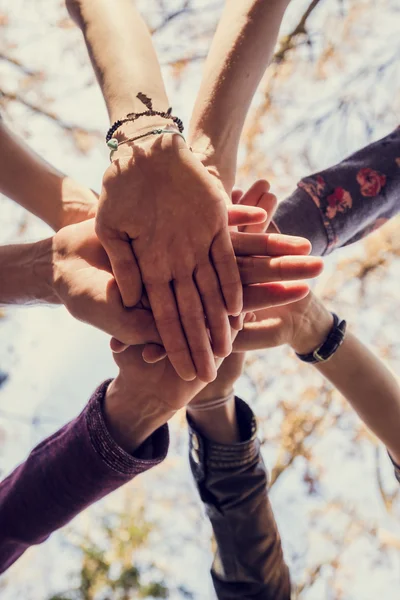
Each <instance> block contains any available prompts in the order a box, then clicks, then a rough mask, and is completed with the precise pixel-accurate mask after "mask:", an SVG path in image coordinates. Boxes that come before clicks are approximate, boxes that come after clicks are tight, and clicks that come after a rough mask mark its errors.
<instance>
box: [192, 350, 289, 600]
mask: <svg viewBox="0 0 400 600" xmlns="http://www.w3.org/2000/svg"><path fill="white" fill-rule="evenodd" d="M244 356H245V355H244V353H243V354H241V353H239V354H238V353H234V354H232V355H231V356H229V357H228V358H226V359H225V360H224V362H223V363H222V366H221V367H220V368H219V369H218V377H217V379H216V380H215V381H214V382H213V383H211V384H209V385H208V386H207V387H205V388H204V389H203V390H202V391H201V392H200V393H199V394H198V395H197V396H196V397H195V398H194V399H193V400H192V402H191V403H190V404H189V406H188V411H187V415H188V424H189V436H190V444H189V449H190V454H189V459H190V467H191V470H192V474H193V477H194V479H195V482H196V485H197V489H198V492H199V495H200V498H201V500H202V502H203V503H204V507H205V510H206V514H207V516H208V517H209V519H210V521H211V525H212V528H213V534H214V538H215V542H216V546H217V552H216V555H215V559H214V562H213V565H212V569H211V575H212V579H213V583H214V587H215V591H216V594H217V597H218V599H219V600H233V599H234V598H238V599H239V598H240V599H242V598H250V597H251V598H254V600H289V598H290V578H289V571H288V568H287V566H286V564H285V561H284V557H283V553H282V546H281V540H280V537H279V532H278V528H277V525H276V522H275V519H274V516H273V512H272V508H271V505H270V502H269V498H268V475H267V471H266V468H265V465H264V462H263V459H262V456H261V453H260V443H259V441H258V438H257V433H256V420H255V417H254V415H253V413H252V411H251V409H250V407H249V406H248V405H247V404H246V403H245V402H243V401H242V400H240V399H239V398H235V396H234V391H233V388H234V385H235V382H236V380H237V379H238V377H239V376H240V374H241V371H242V367H243V362H244ZM218 398H227V401H226V402H225V403H224V404H222V405H221V406H219V407H217V408H209V407H210V406H211V405H212V403H213V402H214V403H215V401H216V399H218ZM200 407H201V410H200V409H199V408H200Z"/></svg>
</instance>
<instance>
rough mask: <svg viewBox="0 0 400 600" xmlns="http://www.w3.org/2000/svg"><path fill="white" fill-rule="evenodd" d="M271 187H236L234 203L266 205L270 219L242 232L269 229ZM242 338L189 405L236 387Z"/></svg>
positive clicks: (251, 315)
mask: <svg viewBox="0 0 400 600" xmlns="http://www.w3.org/2000/svg"><path fill="white" fill-rule="evenodd" d="M269 187H270V186H269V183H268V182H267V181H264V180H259V181H256V183H255V184H253V185H252V186H251V187H250V188H249V190H248V191H247V192H246V193H245V194H243V192H242V191H241V190H239V189H236V190H233V192H232V202H233V203H234V205H238V204H239V203H240V204H241V205H242V206H258V207H259V208H263V209H264V210H265V211H266V213H267V219H266V220H265V221H264V222H263V223H260V224H256V225H248V226H245V227H239V231H240V232H242V233H263V232H265V231H266V230H267V229H268V226H269V224H270V222H271V219H272V217H273V214H274V212H275V209H276V206H277V199H276V197H275V196H274V195H273V194H271V193H269ZM289 258H292V257H289ZM238 260H239V259H238ZM239 265H240V263H239ZM269 266H272V268H273V264H272V265H271V262H270V263H269ZM249 271H251V269H249ZM241 277H242V275H241ZM275 277H278V273H277V272H275ZM306 299H307V298H306ZM301 301H302V300H300V301H299V302H301ZM289 306H290V305H289ZM277 308H280V307H277ZM285 308H286V307H285ZM260 312H262V311H258V313H256V314H259V313H260ZM253 320H255V313H247V315H246V316H245V317H244V319H243V323H244V327H246V324H247V323H250V322H252V321H253ZM240 336H241V332H239V334H238V337H240ZM238 337H237V338H236V340H235V342H234V345H233V346H234V350H235V351H234V352H233V353H232V354H231V355H230V356H228V357H227V358H225V360H224V361H223V363H222V364H221V366H220V367H219V369H218V375H217V378H216V379H215V381H213V382H211V383H209V384H208V385H206V387H205V388H203V389H202V390H201V391H200V392H199V393H198V394H197V395H196V396H195V397H194V398H193V400H192V401H191V402H190V404H189V407H194V408H195V407H196V403H198V402H200V403H203V402H204V401H205V400H212V399H214V398H224V397H225V396H227V395H228V394H229V393H230V391H231V390H232V389H233V387H234V385H235V383H236V381H237V380H238V379H239V377H240V376H241V374H242V371H243V366H244V361H245V357H246V354H245V352H244V351H243V352H240V351H238V350H237V348H239V347H240V346H239V345H238V344H237V339H238ZM245 349H246V348H245Z"/></svg>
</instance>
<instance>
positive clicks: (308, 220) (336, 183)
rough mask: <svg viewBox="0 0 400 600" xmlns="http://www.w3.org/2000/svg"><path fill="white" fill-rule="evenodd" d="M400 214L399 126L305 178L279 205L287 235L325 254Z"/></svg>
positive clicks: (281, 226) (278, 221) (277, 221)
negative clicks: (295, 237) (302, 239)
mask: <svg viewBox="0 0 400 600" xmlns="http://www.w3.org/2000/svg"><path fill="white" fill-rule="evenodd" d="M399 211H400V127H398V128H397V129H395V130H394V131H393V132H392V133H391V134H389V135H388V136H386V137H384V138H383V139H381V140H379V141H377V142H374V143H373V144H370V145H369V146H366V147H365V148H363V149H362V150H359V151H358V152H356V153H355V154H352V155H351V156H349V157H348V158H346V159H345V160H343V161H342V162H340V163H339V164H337V165H335V166H334V167H330V168H329V169H326V170H325V171H321V172H320V173H315V174H314V175H310V176H308V177H304V179H302V180H301V181H300V182H299V183H298V188H297V190H296V191H295V192H294V193H293V194H292V195H291V196H290V197H289V198H287V199H286V200H284V201H283V202H281V204H280V205H279V207H278V209H277V212H276V215H275V219H274V222H275V224H276V226H277V227H278V229H279V230H280V231H281V232H282V233H287V234H291V235H301V236H304V237H307V238H308V239H309V240H310V241H311V243H312V245H313V251H312V253H313V254H315V255H319V256H323V255H325V254H329V253H330V252H332V251H333V250H334V249H335V248H340V247H342V246H346V245H347V244H352V243H353V242H355V241H357V240H359V239H361V238H363V237H364V236H366V235H368V233H370V232H371V231H373V230H375V229H377V228H378V227H380V226H381V225H383V224H384V223H386V221H387V220H388V219H390V218H391V217H393V216H394V215H395V214H396V213H398V212H399Z"/></svg>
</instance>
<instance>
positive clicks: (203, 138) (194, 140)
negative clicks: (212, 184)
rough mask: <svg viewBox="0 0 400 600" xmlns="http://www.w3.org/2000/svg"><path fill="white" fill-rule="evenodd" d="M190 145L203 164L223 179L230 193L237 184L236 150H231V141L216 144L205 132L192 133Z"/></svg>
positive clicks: (225, 187)
mask: <svg viewBox="0 0 400 600" xmlns="http://www.w3.org/2000/svg"><path fill="white" fill-rule="evenodd" d="M221 137H222V136H221ZM189 146H190V148H191V149H192V151H193V153H194V154H195V155H196V156H197V158H198V159H199V160H200V162H201V163H202V165H203V166H204V167H205V168H206V169H207V170H208V171H209V172H211V173H212V174H213V175H215V176H216V177H217V178H218V179H219V180H220V181H221V183H222V185H223V186H224V189H225V191H226V192H227V194H229V195H230V194H231V191H232V188H233V186H234V184H235V176H236V167H237V163H236V154H237V153H236V151H232V150H231V147H230V145H229V143H225V144H222V143H221V145H218V146H216V145H215V144H214V143H213V142H212V140H211V138H210V137H209V136H208V135H206V134H205V133H203V132H197V133H194V134H192V133H191V134H190V136H189Z"/></svg>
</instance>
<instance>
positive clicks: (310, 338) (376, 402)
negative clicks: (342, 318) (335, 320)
mask: <svg viewBox="0 0 400 600" xmlns="http://www.w3.org/2000/svg"><path fill="white" fill-rule="evenodd" d="M317 303H318V308H317V309H313V310H312V311H309V313H308V315H309V317H310V319H307V320H305V321H304V327H303V329H302V330H300V332H299V334H298V335H297V336H296V339H295V340H294V342H293V343H292V347H293V348H294V350H295V351H296V352H299V353H307V352H311V351H313V350H314V349H315V348H316V347H318V346H319V345H320V344H321V343H322V342H323V341H324V339H325V338H326V324H327V323H329V322H331V319H330V313H329V311H328V310H327V309H325V308H324V307H323V306H322V304H321V303H320V302H319V301H318V300H317ZM315 368H316V369H317V370H318V371H319V372H320V373H321V374H322V375H323V376H324V377H326V378H327V379H329V381H330V382H331V383H332V384H333V385H334V386H335V387H336V388H337V389H338V390H339V392H341V394H343V396H344V397H345V398H346V400H347V401H348V402H349V403H350V404H351V406H352V407H353V408H354V410H355V411H356V412H357V413H358V415H359V416H360V418H361V419H362V420H363V421H364V423H365V424H366V425H367V426H368V427H369V429H371V431H373V432H374V434H375V435H376V436H377V437H378V438H379V439H380V440H381V441H382V442H383V443H384V444H385V446H386V447H387V449H388V450H389V452H390V454H391V455H392V457H393V459H394V460H395V462H397V464H400V435H399V432H400V386H399V383H398V381H397V380H396V378H395V377H394V375H393V374H392V373H391V372H390V371H389V369H388V368H387V367H386V366H385V365H384V363H383V362H382V361H381V360H380V359H379V358H378V357H377V356H376V355H375V354H373V353H372V352H371V351H370V350H369V349H368V348H367V347H366V346H365V345H364V344H363V343H362V342H361V341H360V340H359V339H357V337H356V336H355V335H353V334H352V333H350V332H347V333H346V336H345V339H344V342H343V344H342V345H341V346H340V348H339V349H338V350H337V351H336V352H335V354H334V355H333V356H332V358H331V359H330V360H328V361H327V362H325V363H320V364H318V363H317V364H316V365H315Z"/></svg>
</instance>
